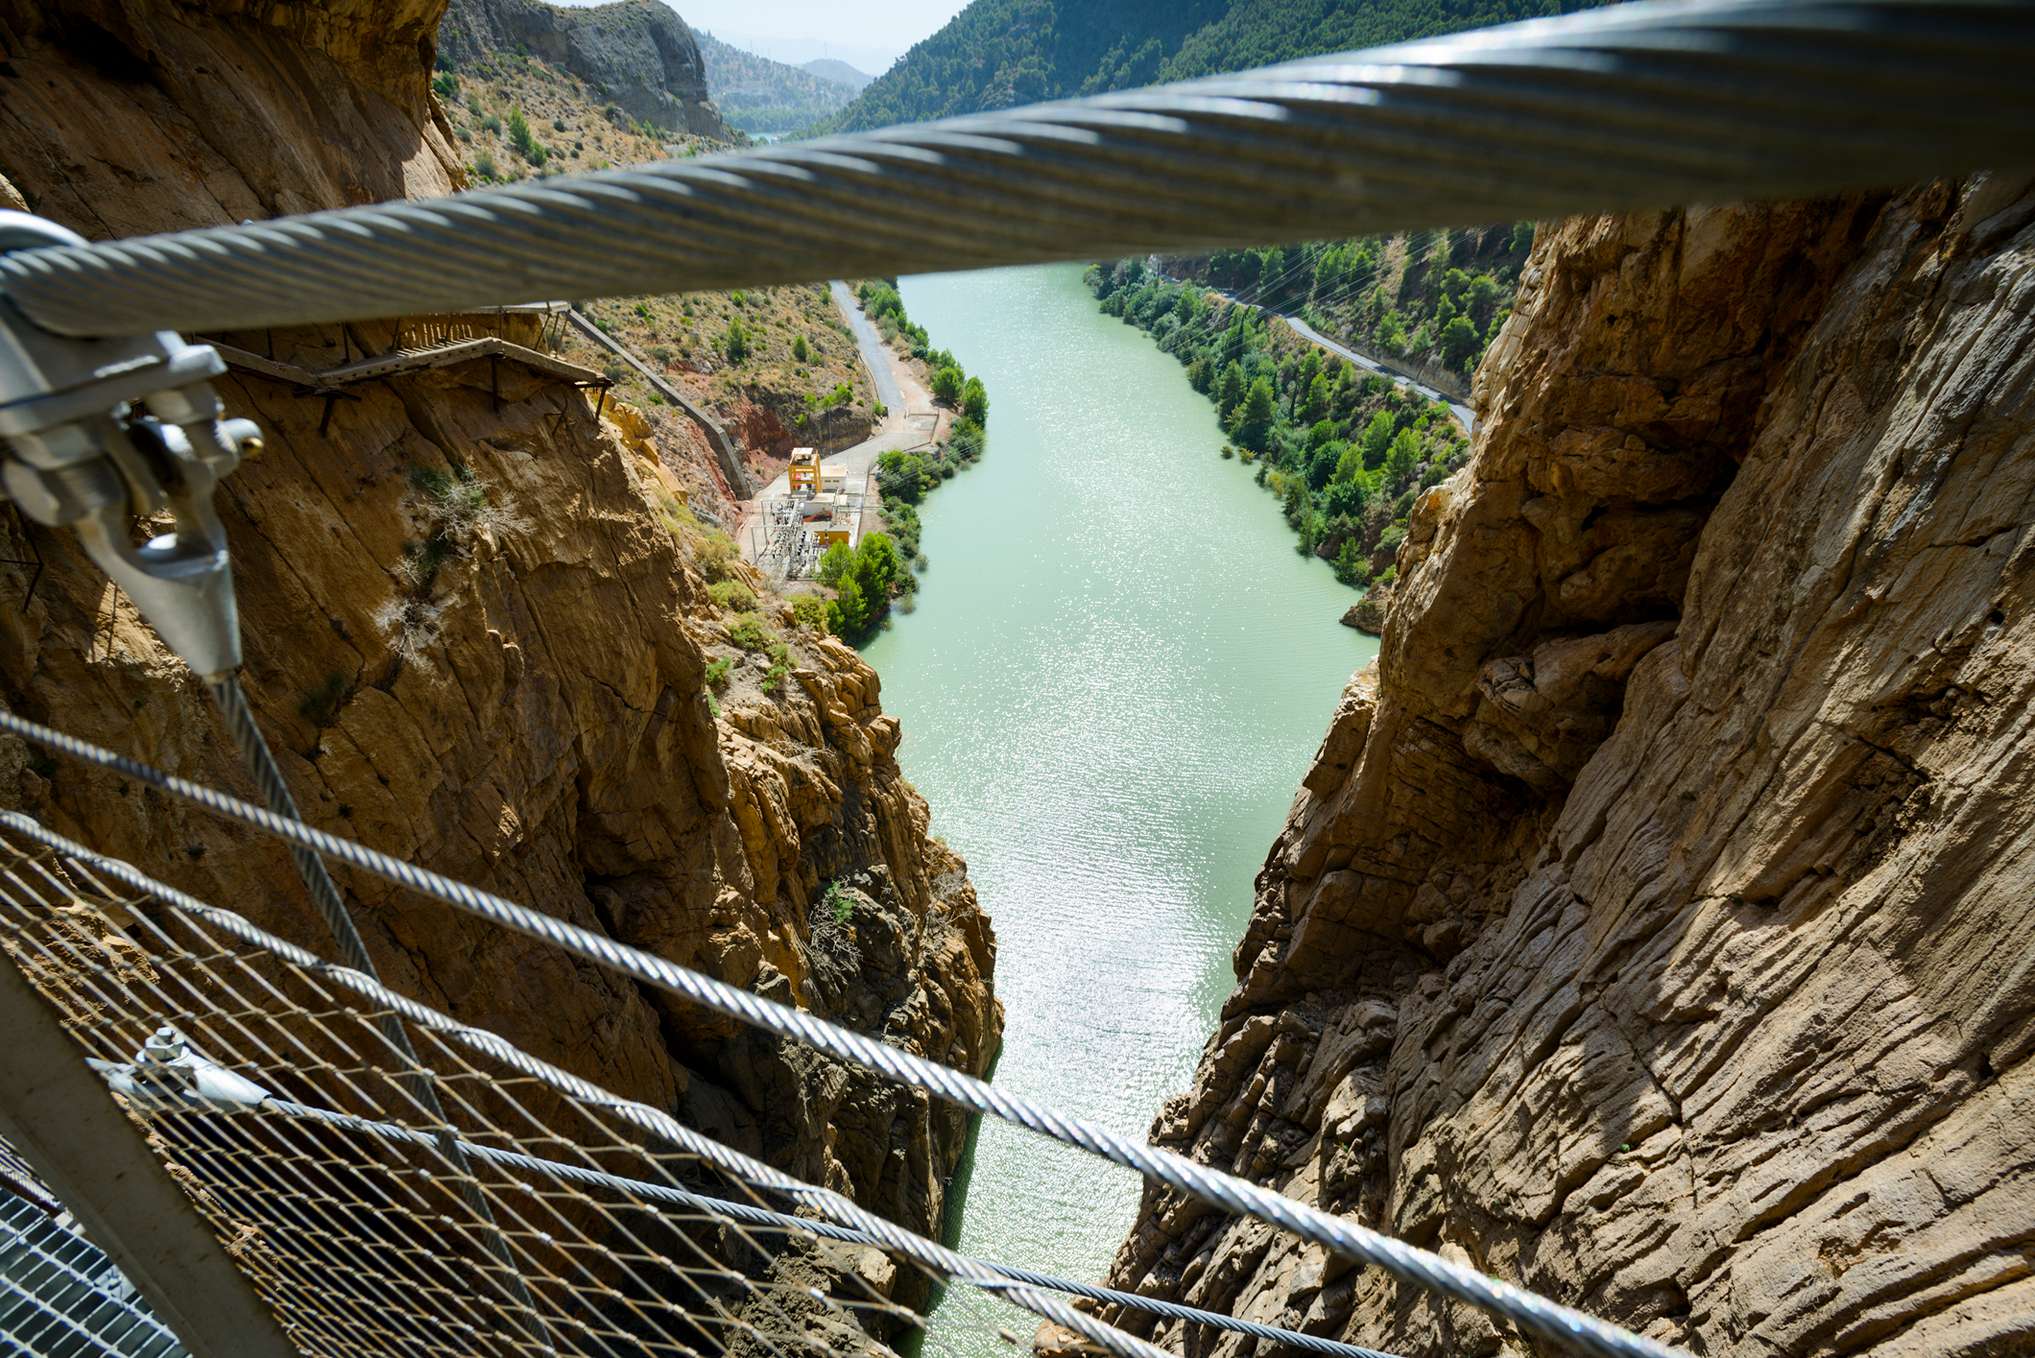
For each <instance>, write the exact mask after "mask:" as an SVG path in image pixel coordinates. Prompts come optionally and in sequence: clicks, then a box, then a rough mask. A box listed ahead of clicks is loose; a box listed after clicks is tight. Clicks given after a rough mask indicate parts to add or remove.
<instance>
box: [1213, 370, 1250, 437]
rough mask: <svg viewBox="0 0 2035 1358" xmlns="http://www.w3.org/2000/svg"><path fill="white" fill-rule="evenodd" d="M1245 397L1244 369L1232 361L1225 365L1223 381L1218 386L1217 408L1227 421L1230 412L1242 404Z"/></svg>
mask: <svg viewBox="0 0 2035 1358" xmlns="http://www.w3.org/2000/svg"><path fill="white" fill-rule="evenodd" d="M1243 399H1244V370H1243V369H1242V368H1240V367H1238V366H1237V365H1236V363H1235V362H1234V361H1232V362H1230V363H1229V364H1227V365H1225V366H1224V368H1223V370H1222V381H1221V382H1220V383H1218V384H1217V386H1216V398H1215V408H1216V409H1217V410H1218V411H1220V412H1221V413H1222V418H1223V420H1224V422H1225V423H1227V422H1228V420H1229V417H1230V412H1231V411H1233V410H1235V409H1236V408H1237V407H1238V406H1239V405H1241V404H1242V403H1243Z"/></svg>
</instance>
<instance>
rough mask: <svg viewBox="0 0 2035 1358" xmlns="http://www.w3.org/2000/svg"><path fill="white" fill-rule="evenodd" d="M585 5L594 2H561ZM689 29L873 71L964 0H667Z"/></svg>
mask: <svg viewBox="0 0 2035 1358" xmlns="http://www.w3.org/2000/svg"><path fill="white" fill-rule="evenodd" d="M565 3H568V4H574V3H577V4H587V3H592V0H565ZM666 3H667V4H669V5H670V6H671V7H672V8H673V9H675V10H677V11H678V12H679V15H680V16H681V17H682V18H684V20H685V21H686V22H687V23H689V24H691V25H692V26H693V27H694V28H704V29H705V30H707V32H709V33H711V34H713V35H714V36H715V37H717V38H719V39H720V40H721V41H722V42H726V43H732V44H734V45H735V46H737V47H746V48H748V49H749V50H750V51H752V52H756V53H759V54H761V55H763V56H766V57H772V58H775V59H776V60H778V61H789V62H792V63H794V64H795V63H797V62H801V61H810V60H812V59H813V58H814V57H838V58H839V59H840V60H842V61H845V62H847V63H848V64H849V65H850V66H856V67H860V68H861V69H862V70H864V71H867V72H868V73H869V74H871V75H882V74H883V72H884V71H885V69H887V68H888V67H889V65H890V63H891V62H893V61H896V60H897V59H898V58H899V57H901V56H903V55H904V53H905V49H906V48H908V47H910V46H911V45H912V44H913V43H915V42H917V41H918V40H919V39H920V38H924V37H928V36H930V35H931V34H932V33H933V31H934V30H935V29H937V28H939V27H940V25H941V24H944V23H946V22H947V20H949V19H951V18H953V17H954V16H955V15H956V14H959V13H960V12H961V9H962V6H963V5H965V4H966V3H967V0H666Z"/></svg>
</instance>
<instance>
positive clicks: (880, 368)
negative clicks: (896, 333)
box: [827, 278, 904, 410]
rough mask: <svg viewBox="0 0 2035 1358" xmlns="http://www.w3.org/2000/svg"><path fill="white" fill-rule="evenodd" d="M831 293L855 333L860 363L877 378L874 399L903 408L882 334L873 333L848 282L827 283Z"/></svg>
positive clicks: (887, 405) (835, 281) (888, 406)
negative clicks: (860, 353) (860, 357)
mask: <svg viewBox="0 0 2035 1358" xmlns="http://www.w3.org/2000/svg"><path fill="white" fill-rule="evenodd" d="M827 288H828V290H829V291H831V292H832V293H833V294H834V305H835V306H837V307H839V308H840V309H841V314H842V315H843V316H845V317H847V319H848V328H849V329H850V330H852V331H854V333H855V347H856V348H857V349H860V350H861V351H862V366H863V367H865V368H867V369H868V370H869V375H870V376H871V377H873V378H875V379H876V399H877V400H879V401H881V402H883V404H884V406H885V407H886V408H887V409H890V410H903V409H904V395H903V393H902V392H900V391H899V390H898V389H897V374H895V373H893V372H892V371H891V370H890V353H889V350H888V349H886V348H885V347H884V343H883V336H882V335H880V334H878V333H877V332H876V326H875V324H874V323H873V322H872V321H871V320H870V319H869V318H868V317H867V316H865V315H863V314H862V308H861V307H860V306H859V305H857V303H856V301H855V294H854V293H852V292H850V291H849V290H848V285H847V284H846V283H843V282H842V281H841V280H840V279H838V278H837V279H835V280H834V281H833V282H831V283H829V284H828V285H827Z"/></svg>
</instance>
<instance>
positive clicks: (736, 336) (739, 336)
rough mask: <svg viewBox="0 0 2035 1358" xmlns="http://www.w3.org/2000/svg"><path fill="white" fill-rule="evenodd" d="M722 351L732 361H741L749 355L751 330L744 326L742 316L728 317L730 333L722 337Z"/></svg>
mask: <svg viewBox="0 0 2035 1358" xmlns="http://www.w3.org/2000/svg"><path fill="white" fill-rule="evenodd" d="M721 352H722V353H724V354H726V355H727V356H728V362H730V363H740V362H741V361H742V360H743V359H745V358H747V357H749V332H748V330H746V329H744V328H743V325H742V318H741V317H740V316H731V317H729V318H728V333H727V334H726V335H724V336H723V337H722V338H721Z"/></svg>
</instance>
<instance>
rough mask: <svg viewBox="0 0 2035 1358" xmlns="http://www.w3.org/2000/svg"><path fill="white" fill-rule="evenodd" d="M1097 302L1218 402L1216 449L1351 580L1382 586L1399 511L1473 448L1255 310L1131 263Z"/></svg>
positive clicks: (1097, 281) (1439, 413)
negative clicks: (1251, 471) (1242, 467)
mask: <svg viewBox="0 0 2035 1358" xmlns="http://www.w3.org/2000/svg"><path fill="white" fill-rule="evenodd" d="M1088 283H1089V287H1090V288H1091V289H1093V291H1094V292H1095V295H1096V296H1097V297H1098V298H1100V299H1101V301H1102V309H1103V310H1104V311H1106V312H1108V313H1109V314H1110V315H1112V316H1119V317H1122V318H1123V319H1124V320H1125V321H1128V322H1129V323H1131V324H1132V325H1135V326H1137V327H1139V328H1140V329H1142V330H1145V331H1147V332H1148V333H1150V334H1151V335H1152V337H1153V338H1154V339H1156V340H1157V341H1158V342H1159V347H1160V348H1162V349H1164V350H1165V351H1166V352H1167V353H1169V354H1172V355H1173V356H1174V357H1175V358H1177V359H1179V360H1180V362H1181V363H1183V364H1185V365H1186V367H1187V380H1188V381H1189V382H1190V383H1191V384H1192V385H1193V387H1194V389H1195V390H1196V391H1198V392H1201V393H1202V394H1204V395H1206V396H1207V397H1208V398H1209V400H1211V401H1213V402H1215V404H1216V408H1217V410H1218V411H1219V413H1220V415H1221V417H1222V424H1223V428H1224V430H1225V431H1227V432H1228V434H1229V436H1230V440H1231V443H1230V444H1229V445H1225V446H1224V448H1223V456H1224V457H1232V456H1234V457H1240V458H1242V459H1243V461H1244V462H1245V463H1252V462H1255V463H1257V464H1258V484H1259V485H1261V486H1264V487H1265V488H1266V489H1267V490H1269V491H1271V492H1272V494H1274V495H1276V496H1278V497H1279V500H1280V503H1281V505H1282V506H1283V508H1284V509H1285V512H1286V521H1287V522H1288V523H1289V524H1291V525H1292V526H1293V531H1294V532H1295V533H1297V534H1298V535H1299V537H1300V542H1299V550H1300V551H1302V552H1309V553H1312V554H1314V555H1316V556H1319V557H1321V558H1323V559H1324V560H1326V561H1328V562H1329V563H1330V564H1331V565H1332V566H1333V567H1334V569H1335V573H1336V577H1337V578H1338V579H1340V580H1341V581H1343V583H1345V584H1348V585H1355V586H1359V587H1362V586H1366V585H1371V584H1374V583H1375V584H1380V585H1385V586H1388V587H1389V586H1390V585H1391V584H1392V582H1393V581H1394V579H1395V578H1396V571H1395V568H1394V566H1393V559H1394V557H1395V556H1397V554H1398V551H1399V544H1400V543H1401V542H1403V541H1405V538H1406V525H1407V515H1408V514H1409V513H1410V511H1411V510H1412V508H1413V502H1414V500H1415V499H1416V498H1417V497H1418V495H1419V494H1420V492H1421V491H1422V490H1425V489H1426V488H1428V487H1429V486H1433V485H1436V484H1438V483H1439V482H1440V481H1441V480H1442V479H1443V478H1444V477H1446V476H1447V475H1448V474H1449V473H1450V472H1452V471H1454V470H1455V469H1456V468H1457V467H1459V466H1461V465H1462V463H1463V459H1464V458H1465V457H1466V456H1467V455H1468V452H1469V443H1468V440H1467V439H1465V438H1464V437H1463V434H1462V431H1461V430H1460V429H1459V428H1458V427H1457V426H1456V424H1455V422H1454V420H1453V419H1451V418H1450V415H1449V412H1448V408H1447V407H1446V406H1443V405H1439V404H1435V403H1433V402H1429V401H1425V400H1422V399H1421V398H1420V397H1418V396H1416V395H1414V394H1412V393H1411V392H1408V391H1405V390H1402V389H1401V388H1398V387H1395V386H1394V385H1393V384H1392V383H1391V382H1388V381H1387V380H1386V379H1384V378H1383V377H1379V376H1377V375H1376V374H1369V373H1363V372H1360V371H1359V370H1357V369H1356V368H1354V367H1353V366H1352V365H1350V364H1349V363H1346V362H1344V361H1343V360H1342V359H1340V358H1336V357H1333V356H1330V355H1326V354H1324V353H1323V352H1322V351H1321V350H1320V349H1319V348H1317V347H1316V346H1314V345H1312V344H1309V343H1308V342H1306V341H1305V340H1302V339H1301V338H1300V337H1299V336H1297V335H1295V334H1294V333H1293V332H1292V331H1291V330H1290V329H1288V328H1287V326H1286V325H1285V323H1284V322H1282V321H1276V320H1271V319H1269V318H1267V317H1266V316H1264V315H1263V314H1262V313H1261V312H1259V311H1258V310H1256V309H1255V308H1253V307H1249V306H1244V305H1240V304H1237V303H1234V302H1230V301H1228V300H1226V299H1224V298H1223V297H1221V296H1219V295H1217V294H1213V293H1210V292H1209V291H1208V290H1207V289H1205V288H1203V287H1202V286H1200V285H1199V284H1195V283H1176V282H1169V281H1167V280H1166V279H1163V278H1160V277H1157V276H1155V275H1153V274H1152V273H1150V272H1149V271H1148V270H1147V269H1146V268H1145V266H1144V265H1143V264H1141V263H1139V262H1137V261H1135V260H1132V261H1126V262H1124V263H1121V264H1117V265H1115V266H1114V267H1104V266H1102V265H1097V266H1095V267H1094V268H1092V269H1091V270H1089V274H1088Z"/></svg>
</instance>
